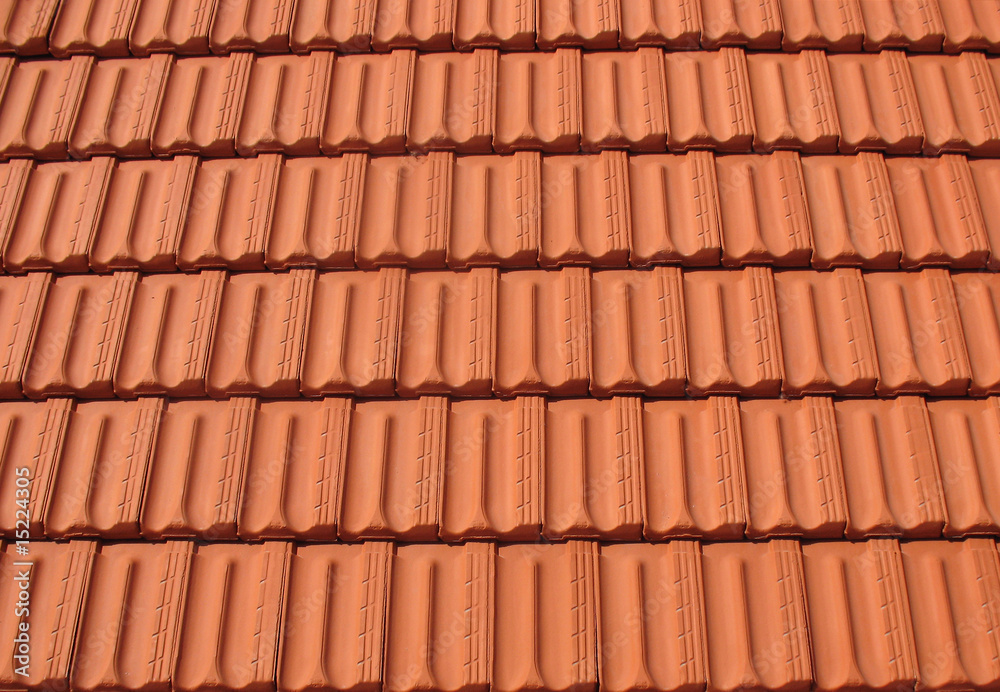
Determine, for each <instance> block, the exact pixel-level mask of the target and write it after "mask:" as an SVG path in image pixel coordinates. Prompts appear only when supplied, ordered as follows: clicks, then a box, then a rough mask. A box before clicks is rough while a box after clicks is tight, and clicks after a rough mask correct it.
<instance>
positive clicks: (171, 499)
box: [140, 397, 257, 541]
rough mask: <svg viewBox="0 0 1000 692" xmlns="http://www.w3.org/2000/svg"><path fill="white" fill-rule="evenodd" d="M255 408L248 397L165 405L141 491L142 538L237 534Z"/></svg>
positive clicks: (221, 537) (216, 537) (228, 536)
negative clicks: (238, 513) (143, 490)
mask: <svg viewBox="0 0 1000 692" xmlns="http://www.w3.org/2000/svg"><path fill="white" fill-rule="evenodd" d="M256 413H257V404H256V401H255V400H254V399H252V398H248V397H236V398H233V399H229V400H228V401H208V400H204V399H191V400H180V401H172V402H170V403H169V404H168V405H167V409H166V412H165V413H164V414H163V415H162V416H161V420H160V430H159V434H158V435H157V443H156V447H155V448H154V449H153V456H152V458H151V459H150V463H149V471H148V473H147V480H146V487H145V492H144V494H143V500H142V514H141V516H140V525H141V528H142V535H143V537H144V538H146V539H147V540H155V539H158V538H164V537H169V536H195V537H199V538H204V539H206V540H213V541H218V540H225V539H231V538H235V537H236V512H237V509H238V506H239V502H238V499H237V498H238V496H239V491H240V486H241V485H242V479H243V469H244V467H245V465H246V460H247V458H248V456H249V450H248V447H249V444H250V441H251V439H252V436H253V421H254V416H255V415H256Z"/></svg>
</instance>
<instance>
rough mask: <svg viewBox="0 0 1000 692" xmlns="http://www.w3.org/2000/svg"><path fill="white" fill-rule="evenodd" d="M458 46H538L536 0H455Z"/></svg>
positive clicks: (510, 47)
mask: <svg viewBox="0 0 1000 692" xmlns="http://www.w3.org/2000/svg"><path fill="white" fill-rule="evenodd" d="M454 44H455V48H456V49H458V50H468V49H470V48H482V47H491V48H503V49H505V50H532V49H533V48H534V47H535V0H514V2H510V1H509V0H472V1H471V2H470V1H468V0H467V1H466V2H456V3H455V36H454Z"/></svg>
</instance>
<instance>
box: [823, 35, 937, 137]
mask: <svg viewBox="0 0 1000 692" xmlns="http://www.w3.org/2000/svg"><path fill="white" fill-rule="evenodd" d="M827 63H828V64H829V66H830V78H831V81H832V83H833V95H834V101H835V102H836V104H837V114H838V116H839V118H840V150H841V151H842V152H844V153H854V152H856V151H861V150H863V149H880V150H884V151H886V152H887V153H890V154H919V153H920V149H921V147H922V146H923V143H924V123H923V120H922V119H921V117H920V107H919V104H918V102H917V92H916V89H915V88H914V86H913V77H912V75H911V73H910V66H909V64H908V63H907V60H906V54H905V53H903V52H902V51H896V50H886V51H882V52H881V53H878V54H877V55H862V54H857V53H851V54H843V55H830V56H829V57H828V58H827Z"/></svg>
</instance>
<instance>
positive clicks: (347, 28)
mask: <svg viewBox="0 0 1000 692" xmlns="http://www.w3.org/2000/svg"><path fill="white" fill-rule="evenodd" d="M376 5H377V2H376V0H357V2H350V3H348V2H330V0H298V2H296V3H295V11H294V13H293V14H292V26H291V30H290V33H289V37H288V38H289V43H290V44H291V48H292V52H293V53H306V52H308V51H310V50H313V49H314V48H334V49H336V50H337V51H339V52H342V53H359V52H367V51H368V50H369V49H370V48H371V41H372V29H373V28H374V26H375V7H376Z"/></svg>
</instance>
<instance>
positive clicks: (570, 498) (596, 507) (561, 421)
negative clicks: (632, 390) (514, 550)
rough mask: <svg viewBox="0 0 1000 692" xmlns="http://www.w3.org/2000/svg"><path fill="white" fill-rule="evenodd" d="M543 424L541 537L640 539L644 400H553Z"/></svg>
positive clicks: (636, 398) (630, 398)
mask: <svg viewBox="0 0 1000 692" xmlns="http://www.w3.org/2000/svg"><path fill="white" fill-rule="evenodd" d="M545 420H546V424H545V445H546V454H545V477H546V478H547V479H549V481H550V482H548V483H546V484H545V487H544V488H543V492H544V498H545V499H544V502H543V504H544V508H545V520H544V522H543V524H542V532H543V534H544V535H545V536H546V537H548V538H566V537H573V536H591V537H600V538H604V539H610V540H633V541H634V540H638V539H639V537H640V535H641V534H642V507H641V504H642V502H641V498H640V494H639V482H640V478H641V477H642V474H643V463H642V455H643V447H642V443H643V434H642V400H641V399H640V398H638V397H614V398H612V399H605V400H597V399H576V400H572V399H567V400H562V401H552V402H549V405H548V412H547V414H546V417H545Z"/></svg>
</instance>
